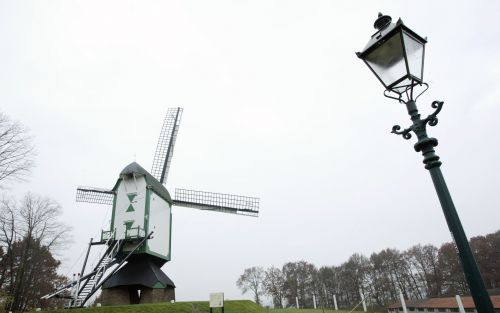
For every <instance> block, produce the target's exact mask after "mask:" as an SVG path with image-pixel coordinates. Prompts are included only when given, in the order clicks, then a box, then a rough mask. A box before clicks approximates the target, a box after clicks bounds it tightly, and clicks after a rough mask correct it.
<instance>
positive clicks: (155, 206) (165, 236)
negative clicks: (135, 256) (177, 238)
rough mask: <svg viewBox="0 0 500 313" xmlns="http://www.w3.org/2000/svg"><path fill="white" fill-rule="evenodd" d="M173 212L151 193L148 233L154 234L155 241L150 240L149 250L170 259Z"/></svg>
mask: <svg viewBox="0 0 500 313" xmlns="http://www.w3.org/2000/svg"><path fill="white" fill-rule="evenodd" d="M171 212H172V208H171V207H170V204H169V203H168V202H167V201H165V200H163V199H162V198H160V197H159V196H158V195H157V194H156V193H154V192H151V197H150V201H149V227H148V231H149V232H151V231H154V233H153V239H150V240H148V248H149V251H150V252H153V253H154V254H160V255H161V256H163V257H165V258H168V259H170V240H171V238H170V235H171V231H170V227H171V225H172V224H171V219H172V215H171Z"/></svg>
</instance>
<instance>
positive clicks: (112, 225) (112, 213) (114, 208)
mask: <svg viewBox="0 0 500 313" xmlns="http://www.w3.org/2000/svg"><path fill="white" fill-rule="evenodd" d="M119 181H120V180H119ZM116 184H117V185H118V182H116ZM117 197H118V195H117V193H116V192H115V195H114V197H113V210H112V211H111V227H110V228H111V229H110V231H114V229H115V210H116V198H117ZM115 236H116V234H115Z"/></svg>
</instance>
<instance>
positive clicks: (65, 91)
mask: <svg viewBox="0 0 500 313" xmlns="http://www.w3.org/2000/svg"><path fill="white" fill-rule="evenodd" d="M379 11H382V12H383V13H386V14H389V15H391V16H392V17H393V19H394V20H396V19H397V18H398V17H399V16H401V17H402V18H403V20H404V22H405V24H406V25H408V26H409V27H411V28H412V29H414V30H415V31H416V32H417V33H419V34H421V35H422V36H427V37H428V40H429V42H428V44H427V47H426V63H425V71H424V78H425V80H426V81H427V82H428V83H429V84H430V89H429V91H428V92H427V93H425V94H424V95H423V96H422V97H421V98H420V99H419V103H418V104H419V106H420V108H421V111H422V114H428V113H430V112H431V108H430V103H431V102H432V101H433V100H443V101H445V105H444V108H443V111H442V112H441V114H440V115H439V124H438V125H437V127H434V128H431V129H430V130H429V133H430V135H432V136H435V137H437V138H438V139H439V146H438V147H437V153H438V154H439V155H440V156H441V158H442V161H443V166H442V170H443V173H444V175H445V177H446V179H447V182H448V186H449V188H450V191H451V193H452V196H453V197H454V200H455V204H456V207H457V210H458V211H459V214H460V217H461V219H462V223H463V225H464V228H465V230H466V233H467V235H468V236H469V237H471V236H476V235H483V234H486V233H490V232H494V231H496V230H498V229H499V228H500V210H499V205H500V198H499V196H498V195H499V191H500V189H499V187H500V163H499V159H500V144H499V138H500V135H499V131H498V117H499V116H500V105H499V104H500V88H499V82H500V60H499V56H500V41H499V39H500V22H499V19H498V12H500V3H499V2H498V1H412V2H402V1H123V0H120V1H68V0H65V1H3V0H1V1H0V43H1V48H0V110H1V111H3V112H5V113H6V114H8V115H9V116H10V117H11V118H13V119H15V120H19V121H21V122H22V123H23V124H24V125H26V126H27V127H28V128H29V129H30V130H31V133H32V134H33V135H34V136H35V144H36V147H37V150H38V151H39V155H38V157H37V166H36V168H35V169H34V171H33V174H32V176H31V180H30V182H28V183H16V184H13V185H12V186H10V192H12V193H13V194H16V195H18V196H21V195H23V194H24V193H25V192H26V191H32V192H35V193H38V194H42V195H47V196H50V197H51V198H53V199H55V200H56V201H58V202H59V203H60V204H61V205H62V207H63V209H64V215H63V219H64V221H65V222H66V223H68V224H69V225H72V226H73V229H74V230H73V237H74V240H73V244H72V245H71V246H69V247H68V249H67V250H66V251H64V252H62V256H61V257H62V258H63V266H62V270H61V271H62V272H63V273H64V274H66V273H73V272H77V271H78V269H79V268H80V266H81V261H82V259H81V258H80V259H79V256H81V255H82V253H83V252H84V249H85V248H86V243H87V242H88V240H89V238H90V237H94V238H97V236H98V234H99V233H100V230H101V228H102V227H103V225H105V224H106V222H107V220H108V219H109V216H110V211H111V209H110V208H108V207H105V206H97V205H95V206H94V205H87V204H77V203H75V189H76V187H77V186H78V185H90V186H98V187H105V188H111V187H112V186H113V184H114V183H115V181H116V179H117V178H118V173H119V172H120V170H121V169H122V168H123V167H125V166H126V165H127V164H128V163H130V162H132V161H134V160H136V161H137V162H138V163H140V164H141V165H142V166H143V167H145V168H146V169H149V168H150V167H151V163H152V159H153V154H154V151H155V148H156V141H157V138H158V135H159V131H160V128H161V123H162V120H163V116H164V114H165V113H166V110H167V108H169V107H175V106H181V107H183V108H184V115H183V120H182V123H181V127H180V131H179V136H178V139H177V145H176V148H175V154H174V158H173V162H172V166H171V170H170V175H169V178H168V182H167V187H168V188H169V189H171V190H172V188H173V187H180V188H191V189H200V190H207V191H214V192H223V193H232V194H242V195H248V196H256V197H260V198H261V214H260V216H259V217H258V218H249V217H242V216H233V215H229V214H220V213H211V212H203V211H197V210H194V209H186V208H174V210H173V235H172V236H173V243H172V250H173V252H172V261H171V262H169V263H167V264H166V265H165V266H164V267H163V269H164V271H165V272H166V273H167V274H168V275H169V277H171V278H172V280H173V281H174V282H175V283H176V285H177V289H176V294H177V299H178V300H203V299H207V297H208V293H209V292H214V291H223V292H225V293H226V298H230V299H237V298H242V297H243V296H242V295H241V294H240V292H239V290H238V289H237V288H236V286H235V281H236V279H237V278H238V276H239V275H240V274H241V273H242V272H243V270H244V268H246V267H250V266H256V265H260V266H264V267H268V266H270V265H275V266H281V265H282V264H283V263H284V262H287V261H297V260H302V259H303V260H307V261H310V262H313V263H314V264H316V265H317V266H321V265H338V264H340V263H342V262H344V261H346V260H347V258H348V257H349V256H350V255H351V254H353V253H355V252H359V253H363V254H365V255H369V254H370V253H372V252H378V251H379V250H381V249H384V248H387V247H392V248H398V249H406V248H409V247H410V246H412V245H414V244H418V243H423V244H424V243H432V244H435V245H439V244H441V243H443V242H446V241H450V240H451V236H450V234H449V232H448V229H447V226H446V222H445V219H444V216H443V213H442V211H441V208H440V205H439V202H438V199H437V196H436V195H435V191H434V189H433V186H432V181H431V179H430V177H429V174H428V172H427V171H426V170H425V169H424V166H423V164H422V157H421V155H420V154H417V153H415V152H414V150H413V143H414V139H412V140H410V141H405V140H403V139H402V138H401V137H400V136H395V135H392V134H390V129H391V127H392V126H393V125H394V124H400V125H403V126H407V125H409V119H408V117H407V115H406V112H405V108H404V107H403V106H402V105H400V104H398V103H396V102H395V101H392V100H389V99H386V98H384V97H383V96H382V91H383V88H382V85H381V84H380V83H379V82H378V81H377V80H376V78H375V77H374V76H373V75H372V74H371V72H370V71H369V70H368V68H367V67H366V66H365V65H364V64H363V63H362V62H361V61H360V60H358V59H357V57H356V56H355V54H354V52H355V51H359V50H361V49H362V48H363V47H364V45H365V44H366V42H367V41H368V40H369V38H370V35H372V34H373V33H374V29H373V26H372V25H373V22H374V20H375V18H376V16H377V13H378V12H379ZM77 261H78V262H77ZM75 262H77V263H76V264H77V265H74V264H75ZM248 296H249V295H246V296H245V297H248Z"/></svg>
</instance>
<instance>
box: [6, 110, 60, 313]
mask: <svg viewBox="0 0 500 313" xmlns="http://www.w3.org/2000/svg"><path fill="white" fill-rule="evenodd" d="M35 156H36V153H35V149H34V145H33V141H32V138H31V136H29V134H28V131H27V130H26V129H25V128H24V127H23V126H22V125H21V124H20V123H18V122H15V121H11V120H10V119H9V118H8V117H7V116H6V115H5V114H3V113H2V112H0V312H5V311H13V312H23V311H26V310H29V309H33V308H36V307H48V306H59V307H60V306H61V305H62V304H61V303H59V302H60V300H59V302H58V301H57V300H49V301H44V302H43V301H41V300H40V297H41V296H43V295H44V294H47V293H49V292H51V291H53V290H54V287H55V286H58V285H60V284H62V283H63V282H65V281H66V280H67V279H66V278H65V277H63V276H61V275H59V274H58V273H57V269H58V268H59V265H60V261H58V260H57V259H56V257H55V255H54V253H55V252H57V251H58V250H59V249H60V248H61V247H62V246H63V244H64V243H65V242H66V241H67V238H68V233H69V227H67V226H66V225H64V224H63V223H61V222H59V220H58V219H59V216H60V215H61V207H60V206H59V204H57V202H55V201H54V200H52V199H49V198H47V197H43V196H40V195H36V194H33V193H30V192H27V193H26V195H25V196H24V197H23V198H22V199H21V200H16V199H15V198H14V197H12V196H11V195H9V194H8V192H7V191H8V189H7V187H10V186H8V185H7V184H10V183H12V182H13V181H21V182H22V181H24V180H26V178H27V177H28V176H29V174H30V171H31V169H32V167H33V165H34V159H35Z"/></svg>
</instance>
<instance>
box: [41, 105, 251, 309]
mask: <svg viewBox="0 0 500 313" xmlns="http://www.w3.org/2000/svg"><path fill="white" fill-rule="evenodd" d="M182 111H183V109H182V108H171V109H168V111H167V115H166V117H165V120H164V122H163V126H162V129H161V132H160V138H159V140H158V144H157V146H156V152H155V155H154V159H153V166H152V169H151V172H148V171H146V170H145V169H144V168H143V167H141V166H140V165H139V164H137V163H136V162H132V163H131V164H129V165H127V166H126V167H125V168H124V169H123V170H122V171H121V173H120V175H119V178H118V180H117V181H116V183H115V185H114V187H113V188H112V189H103V188H95V187H78V188H77V192H76V201H78V202H88V203H97V204H104V205H111V206H112V217H111V223H110V228H109V229H106V230H102V231H101V238H100V240H99V241H97V242H94V241H93V240H92V239H91V240H90V243H89V246H88V249H87V254H86V256H85V260H84V263H83V267H82V270H81V274H78V275H77V276H75V277H74V279H73V281H71V283H69V284H66V285H64V286H62V287H59V288H58V289H56V290H55V291H54V292H52V293H50V294H47V295H45V296H43V297H42V299H49V298H53V297H63V298H68V299H69V303H68V305H67V307H69V308H73V307H83V306H85V304H86V303H87V302H88V300H89V299H90V298H91V297H92V295H94V294H95V292H97V291H98V290H99V289H100V288H101V287H102V294H101V301H102V302H103V304H105V305H106V304H108V305H114V304H135V303H148V302H160V301H169V300H175V285H174V283H173V282H172V280H170V278H169V277H168V276H167V275H166V274H165V273H164V272H163V271H162V270H161V266H163V265H164V264H165V263H166V262H168V261H170V258H171V241H172V236H171V235H172V233H171V230H172V211H171V209H172V206H181V207H188V208H195V209H201V210H209V211H217V212H223V213H232V214H239V215H247V216H255V217H256V216H258V213H259V199H258V198H252V197H245V196H237V195H229V194H221V193H213V192H205V191H197V190H189V189H175V197H174V198H172V197H171V195H170V193H169V192H168V190H167V189H166V188H165V186H164V184H165V182H166V180H167V177H168V172H169V168H170V164H171V162H172V156H173V151H174V145H175V141H176V139H177V133H178V131H179V125H180V120H181V116H182ZM95 245H104V246H105V247H106V250H105V253H104V254H103V255H102V257H101V258H100V260H99V261H98V262H97V265H96V266H95V267H94V268H93V269H92V270H91V271H90V272H89V273H87V274H84V272H85V268H86V264H87V260H88V256H89V252H90V249H91V247H93V246H95ZM68 293H69V294H68Z"/></svg>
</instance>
